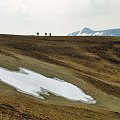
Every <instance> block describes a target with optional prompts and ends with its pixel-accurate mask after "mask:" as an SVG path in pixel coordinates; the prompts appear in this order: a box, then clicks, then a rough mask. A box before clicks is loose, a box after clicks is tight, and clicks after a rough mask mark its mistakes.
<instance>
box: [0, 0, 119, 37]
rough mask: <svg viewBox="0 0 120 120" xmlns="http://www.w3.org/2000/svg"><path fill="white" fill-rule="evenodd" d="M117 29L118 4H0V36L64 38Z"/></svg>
mask: <svg viewBox="0 0 120 120" xmlns="http://www.w3.org/2000/svg"><path fill="white" fill-rule="evenodd" d="M84 27H89V28H92V29H94V30H101V29H108V28H120V0H0V33H4V34H36V32H40V34H41V35H43V34H44V32H48V33H49V32H51V33H52V34H53V35H67V34H68V33H70V32H73V31H77V30H81V29H83V28H84Z"/></svg>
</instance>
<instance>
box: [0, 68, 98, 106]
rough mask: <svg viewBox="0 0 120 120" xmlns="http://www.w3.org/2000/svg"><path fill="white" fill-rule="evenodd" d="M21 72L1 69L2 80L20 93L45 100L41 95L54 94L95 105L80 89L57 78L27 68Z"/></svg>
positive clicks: (0, 76) (0, 78) (21, 69)
mask: <svg viewBox="0 0 120 120" xmlns="http://www.w3.org/2000/svg"><path fill="white" fill-rule="evenodd" d="M19 69H20V71H17V72H16V71H9V70H7V69H4V68H2V67H0V80H1V81H3V82H5V83H6V84H8V85H10V86H12V87H15V88H16V89H17V90H18V91H20V92H22V93H26V94H30V95H33V96H35V97H38V98H42V99H44V97H43V96H41V94H46V95H49V94H48V93H49V92H50V93H53V94H55V95H57V96H62V97H64V98H66V99H69V100H72V101H82V102H85V103H88V104H95V103H96V101H95V100H94V99H93V98H92V97H91V96H89V95H86V94H85V93H84V92H83V91H82V90H81V89H80V88H78V87H76V86H75V85H72V84H71V83H68V82H65V81H64V80H60V79H57V78H55V79H54V78H47V77H45V76H43V75H41V74H38V73H36V72H33V71H30V70H28V69H25V68H19Z"/></svg>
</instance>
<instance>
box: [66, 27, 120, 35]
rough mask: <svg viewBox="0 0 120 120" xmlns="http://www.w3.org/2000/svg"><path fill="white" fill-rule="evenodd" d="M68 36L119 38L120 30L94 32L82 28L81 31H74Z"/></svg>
mask: <svg viewBox="0 0 120 120" xmlns="http://www.w3.org/2000/svg"><path fill="white" fill-rule="evenodd" d="M68 36H120V28H118V29H108V30H100V31H94V30H92V29H90V28H84V29H82V30H81V31H76V32H73V33H70V34H68Z"/></svg>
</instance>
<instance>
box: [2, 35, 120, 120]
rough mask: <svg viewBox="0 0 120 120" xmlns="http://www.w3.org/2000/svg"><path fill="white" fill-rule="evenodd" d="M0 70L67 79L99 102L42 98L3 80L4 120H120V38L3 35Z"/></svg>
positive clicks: (52, 97)
mask: <svg viewBox="0 0 120 120" xmlns="http://www.w3.org/2000/svg"><path fill="white" fill-rule="evenodd" d="M0 67H4V68H7V69H9V70H18V67H24V68H28V69H30V70H33V71H35V72H38V73H40V74H43V75H45V76H47V77H51V78H53V77H57V78H59V79H63V80H65V81H68V82H70V83H72V84H74V85H76V86H78V87H80V88H81V89H83V91H85V93H86V94H88V95H91V96H92V97H93V98H95V100H96V101H97V103H96V104H95V105H88V104H85V103H81V102H72V101H69V100H66V99H64V98H62V97H57V96H55V95H52V94H51V95H50V96H44V97H45V98H46V100H41V99H37V98H34V97H32V96H30V95H26V94H22V93H20V92H18V91H16V89H14V88H12V87H10V86H8V85H6V84H5V83H3V82H0V119H2V120H119V119H120V72H119V71H120V37H53V36H52V37H42V36H40V37H39V36H16V35H0Z"/></svg>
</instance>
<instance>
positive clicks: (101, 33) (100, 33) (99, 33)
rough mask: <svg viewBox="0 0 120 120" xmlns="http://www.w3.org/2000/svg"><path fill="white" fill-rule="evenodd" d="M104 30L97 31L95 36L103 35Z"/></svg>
mask: <svg viewBox="0 0 120 120" xmlns="http://www.w3.org/2000/svg"><path fill="white" fill-rule="evenodd" d="M102 35H103V32H96V33H95V34H93V36H102Z"/></svg>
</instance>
